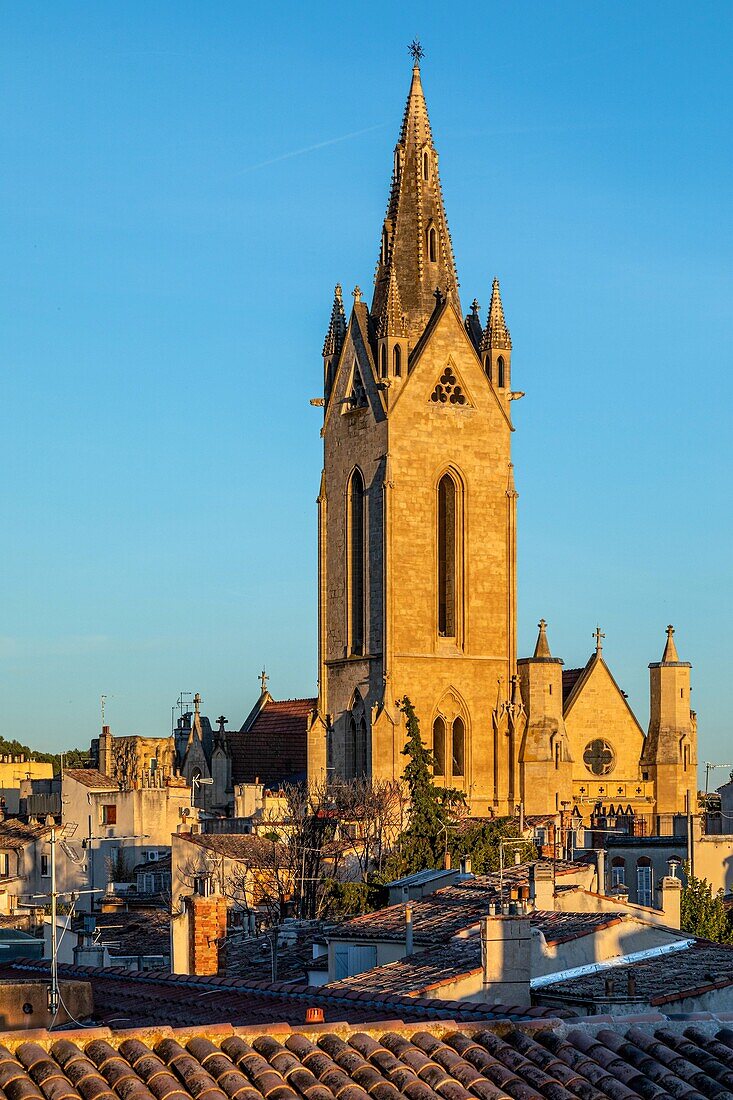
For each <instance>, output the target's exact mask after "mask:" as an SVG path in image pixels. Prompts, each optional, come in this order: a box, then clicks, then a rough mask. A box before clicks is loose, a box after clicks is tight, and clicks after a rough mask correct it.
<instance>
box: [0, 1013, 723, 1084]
mask: <svg viewBox="0 0 733 1100" xmlns="http://www.w3.org/2000/svg"><path fill="white" fill-rule="evenodd" d="M0 1085H1V1086H2V1087H3V1088H4V1090H5V1091H4V1095H7V1097H8V1100H43V1098H44V1097H45V1098H46V1100H113V1098H115V1097H120V1098H122V1100H153V1098H155V1100H189V1098H191V1097H193V1098H195V1100H203V1098H205V1100H263V1098H267V1100H303V1098H306V1100H369V1098H371V1100H405V1098H407V1100H509V1098H511V1097H516V1098H518V1100H542V1098H544V1097H546V1098H548V1100H573V1098H578V1097H580V1098H582V1100H604V1098H610V1100H627V1098H628V1100H634V1098H638V1097H644V1098H646V1097H660V1098H663V1097H685V1098H686V1100H701V1098H702V1097H730V1096H731V1095H732V1093H731V1089H733V1031H731V1030H730V1028H729V1027H727V1026H721V1025H720V1023H718V1022H712V1021H711V1022H710V1023H708V1024H707V1025H703V1026H700V1025H699V1024H697V1025H688V1026H684V1025H682V1026H680V1025H677V1026H673V1025H670V1024H669V1023H668V1022H666V1021H663V1020H661V1019H659V1018H656V1019H654V1018H652V1019H650V1018H649V1017H646V1018H645V1017H642V1018H636V1019H634V1018H631V1019H629V1020H626V1021H621V1022H620V1023H617V1025H616V1027H615V1028H614V1029H611V1028H610V1027H608V1026H607V1025H606V1024H603V1023H602V1024H601V1025H600V1026H598V1025H592V1024H591V1025H590V1026H584V1027H583V1028H580V1027H576V1028H570V1029H569V1030H566V1029H565V1028H561V1027H560V1026H559V1023H558V1021H554V1022H553V1021H548V1022H544V1021H541V1022H539V1021H538V1022H537V1023H536V1024H525V1025H521V1026H514V1027H513V1026H511V1025H506V1024H504V1025H492V1026H490V1027H487V1026H486V1025H473V1026H471V1025H468V1026H466V1025H463V1026H458V1027H457V1026H456V1024H455V1023H447V1024H445V1025H440V1024H434V1025H428V1026H425V1024H420V1025H412V1026H409V1025H407V1026H406V1025H404V1024H399V1023H397V1024H395V1023H392V1024H387V1023H383V1024H379V1023H374V1022H373V1023H372V1024H371V1026H370V1025H366V1026H363V1027H361V1028H360V1029H358V1030H357V1029H355V1028H350V1027H345V1026H341V1027H339V1028H338V1029H330V1030H329V1028H328V1027H327V1026H324V1025H322V1024H320V1025H316V1026H311V1027H301V1028H299V1029H298V1030H297V1031H293V1030H291V1029H290V1028H289V1027H288V1026H287V1025H282V1024H281V1025H277V1024H275V1025H272V1026H270V1027H268V1028H267V1029H266V1030H263V1029H260V1028H243V1029H235V1028H232V1027H228V1026H222V1027H220V1028H215V1029H206V1030H203V1031H202V1030H201V1029H197V1028H195V1027H191V1028H188V1029H180V1030H173V1029H170V1028H164V1027H163V1028H161V1027H157V1028H155V1029H152V1030H147V1031H145V1030H135V1031H130V1032H127V1033H123V1034H118V1035H115V1034H113V1033H112V1032H110V1031H108V1030H107V1029H105V1028H99V1029H92V1030H91V1031H88V1032H86V1033H85V1032H84V1031H78V1030H77V1031H74V1032H70V1033H66V1034H63V1033H61V1034H59V1033H56V1034H49V1033H48V1032H32V1033H31V1034H30V1035H29V1036H28V1035H24V1034H23V1033H22V1032H10V1033H5V1034H3V1035H2V1043H0Z"/></svg>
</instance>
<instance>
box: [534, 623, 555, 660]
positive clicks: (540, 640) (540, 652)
mask: <svg viewBox="0 0 733 1100" xmlns="http://www.w3.org/2000/svg"><path fill="white" fill-rule="evenodd" d="M537 626H538V627H539V634H538V635H537V644H536V645H535V647H534V657H535V659H536V658H538V657H539V658H547V657H552V654H551V653H550V643H549V642H548V640H547V623H546V622H545V620H544V619H540V621H539V622H538V623H537Z"/></svg>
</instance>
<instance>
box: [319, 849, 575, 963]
mask: <svg viewBox="0 0 733 1100" xmlns="http://www.w3.org/2000/svg"><path fill="white" fill-rule="evenodd" d="M533 866H534V862H530V863H520V864H513V865H512V866H511V867H506V868H505V869H504V889H505V890H507V889H508V888H510V887H512V886H523V885H527V884H528V883H529V876H530V868H532V867H533ZM588 872H589V867H588V865H586V864H583V863H570V862H568V861H565V860H557V862H556V863H555V876H556V877H562V876H568V875H578V874H580V875H587V874H588ZM500 886H501V879H500V875H499V872H498V871H495V872H492V873H491V874H488V875H476V876H475V877H474V878H473V879H469V880H466V881H463V882H460V883H455V884H454V885H453V886H444V887H442V889H440V890H436V891H435V892H434V893H432V894H430V895H429V896H428V897H426V898H423V899H422V900H421V901H416V902H413V905H412V926H413V929H414V932H413V934H414V938H415V941H416V942H417V943H428V944H436V943H446V942H447V941H448V940H450V939H451V938H452V937H453V936H454V935H455V934H456V933H457V932H460V931H462V930H463V929H465V928H470V927H471V926H472V925H474V924H476V923H477V921H479V920H480V919H481V917H482V916H485V915H486V912H487V907H488V905H489V904H490V903H491V902H495V901H498V900H499V891H500ZM330 938H331V939H333V940H336V939H341V940H355V939H360V940H404V938H405V906H404V904H403V903H398V904H396V905H390V906H387V908H386V909H379V910H377V911H376V912H374V913H365V914H364V915H363V916H360V917H353V918H352V919H351V920H347V921H344V922H343V923H342V924H339V925H337V926H336V927H335V928H334V929H333V931H332V932H331V937H330Z"/></svg>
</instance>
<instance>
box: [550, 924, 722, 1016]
mask: <svg viewBox="0 0 733 1100" xmlns="http://www.w3.org/2000/svg"><path fill="white" fill-rule="evenodd" d="M629 975H632V976H633V979H634V981H635V983H636V987H635V992H634V993H633V994H631V993H629V992H628V978H629ZM608 979H612V980H613V992H610V993H608V994H607V993H606V981H607V980H608ZM732 985H733V947H726V946H724V945H723V944H718V943H709V942H708V941H707V940H695V941H694V943H693V944H692V945H691V946H690V947H687V948H685V949H684V950H682V951H673V952H671V953H669V954H663V955H658V956H656V957H654V958H650V959H640V960H637V961H636V962H633V963H628V964H626V965H621V966H614V967H612V968H610V969H608V968H607V969H604V970H602V971H600V972H597V973H595V974H584V975H582V976H580V977H577V978H568V979H567V980H566V981H563V982H553V983H552V985H547V986H545V987H544V988H543V989H541V990H538V991H537V992H538V996H539V997H540V999H541V1000H542V1001H543V1002H545V1003H549V1002H550V1001H552V1002H553V1003H556V1004H557V1003H565V1001H567V1002H568V1003H570V1004H579V1003H582V1002H584V1001H593V1002H594V1003H596V1002H605V1001H609V1002H615V1001H622V1002H632V1003H633V1002H635V1003H638V1002H639V1001H645V1002H646V1003H647V1004H651V1005H655V1006H659V1007H660V1008H663V1007H664V1006H665V1005H671V1004H673V1003H676V1002H679V1001H684V1000H686V999H688V998H691V997H699V996H701V995H702V994H704V993H711V992H713V991H714V990H716V989H725V988H727V987H728V986H732ZM683 1010H684V1009H683Z"/></svg>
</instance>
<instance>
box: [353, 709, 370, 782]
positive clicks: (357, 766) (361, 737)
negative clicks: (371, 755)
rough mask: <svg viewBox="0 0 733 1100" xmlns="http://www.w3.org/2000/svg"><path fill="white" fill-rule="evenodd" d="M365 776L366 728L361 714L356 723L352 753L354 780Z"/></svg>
mask: <svg viewBox="0 0 733 1100" xmlns="http://www.w3.org/2000/svg"><path fill="white" fill-rule="evenodd" d="M366 774H367V728H366V719H365V718H364V715H363V714H362V716H361V718H360V719H359V721H358V722H357V723H356V747H355V751H354V778H355V779H361V778H362V777H363V776H365V775H366Z"/></svg>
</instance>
